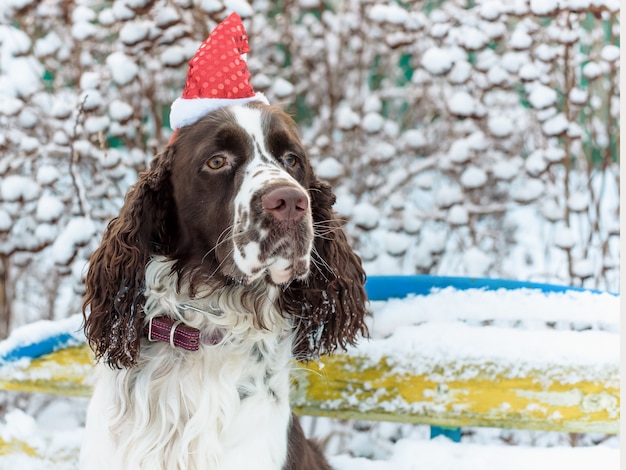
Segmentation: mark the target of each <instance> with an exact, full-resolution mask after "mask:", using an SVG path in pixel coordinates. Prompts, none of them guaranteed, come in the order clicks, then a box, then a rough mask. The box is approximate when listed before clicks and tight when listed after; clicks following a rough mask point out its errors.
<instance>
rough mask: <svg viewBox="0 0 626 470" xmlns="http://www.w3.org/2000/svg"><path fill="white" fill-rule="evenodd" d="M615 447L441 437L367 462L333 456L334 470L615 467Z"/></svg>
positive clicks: (406, 442) (401, 444) (408, 443)
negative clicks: (487, 442)
mask: <svg viewBox="0 0 626 470" xmlns="http://www.w3.org/2000/svg"><path fill="white" fill-rule="evenodd" d="M618 462H619V449H611V448H607V447H583V448H573V449H572V448H568V447H552V448H534V447H524V446H520V447H511V446H502V445H481V444H463V445H460V444H455V443H453V442H450V441H449V440H447V439H446V438H445V437H438V438H436V439H434V440H432V441H419V440H415V439H403V440H400V441H398V442H397V443H396V444H395V445H394V447H393V450H392V454H391V456H390V459H389V461H388V462H387V461H376V460H374V461H371V460H366V459H362V458H361V459H354V458H350V457H348V456H345V455H344V456H337V457H335V458H333V459H332V460H331V464H332V466H333V468H334V469H335V470H391V469H394V470H452V469H454V470H502V469H504V468H506V470H529V469H533V470H554V469H565V468H567V469H591V468H602V469H616V468H617V465H618Z"/></svg>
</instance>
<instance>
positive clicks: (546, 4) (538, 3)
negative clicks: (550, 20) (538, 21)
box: [530, 0, 559, 16]
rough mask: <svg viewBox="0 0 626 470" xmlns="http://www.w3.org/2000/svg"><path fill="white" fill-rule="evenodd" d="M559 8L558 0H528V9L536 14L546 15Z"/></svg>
mask: <svg viewBox="0 0 626 470" xmlns="http://www.w3.org/2000/svg"><path fill="white" fill-rule="evenodd" d="M557 8H559V2H558V0H530V10H531V11H532V12H533V13H534V14H535V15H538V16H548V15H550V14H551V13H554V12H555V11H556V9H557Z"/></svg>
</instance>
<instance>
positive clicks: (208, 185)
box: [80, 102, 368, 470]
mask: <svg viewBox="0 0 626 470" xmlns="http://www.w3.org/2000/svg"><path fill="white" fill-rule="evenodd" d="M334 202H335V196H334V194H333V191H332V189H331V187H330V186H329V185H328V184H326V183H324V182H321V181H319V180H318V179H317V177H316V176H315V174H314V172H313V169H312V167H311V164H310V162H309V160H308V157H307V154H306V151H305V149H304V147H303V144H302V142H301V140H300V138H299V137H298V132H297V129H296V126H295V124H294V122H293V121H292V120H291V118H290V117H289V116H288V115H287V114H286V113H284V112H283V111H282V110H280V109H278V108H276V107H273V106H270V105H268V104H264V103H260V102H251V103H247V104H245V105H236V106H230V107H225V108H221V109H217V110H215V111H212V112H210V113H209V114H207V115H206V116H204V117H202V118H201V119H200V120H198V122H196V123H194V124H192V125H189V126H186V127H183V128H181V129H179V130H178V131H177V132H176V134H175V137H174V138H173V139H172V140H171V141H170V143H169V144H168V145H167V147H166V148H165V150H164V151H163V152H161V153H159V154H158V155H156V156H155V157H154V159H153V161H152V162H151V164H150V167H149V169H147V170H146V171H144V172H143V173H142V174H140V176H139V179H138V182H137V183H136V184H135V185H134V186H133V187H131V188H130V190H129V192H128V194H127V195H126V197H125V200H124V204H123V207H122V208H121V211H120V213H119V216H118V217H116V218H114V219H113V220H112V221H111V222H110V223H109V224H108V226H107V228H106V230H105V233H104V235H103V238H102V242H101V244H100V245H99V247H98V248H97V249H96V251H95V252H94V253H93V255H92V256H91V258H90V261H89V269H88V272H87V276H86V294H85V299H84V308H83V314H84V317H85V319H84V327H85V334H86V336H87V339H88V341H89V344H90V346H91V348H92V349H93V351H94V353H95V356H96V358H97V360H98V363H97V365H96V372H95V387H94V394H93V397H92V399H91V402H90V405H89V408H88V413H87V423H86V431H85V437H84V442H83V445H82V450H81V457H80V465H81V469H83V470H95V469H106V470H111V469H115V470H122V469H132V470H139V469H150V470H157V469H167V470H170V469H179V470H200V469H201V470H250V469H256V470H282V469H285V470H296V469H297V470H326V469H330V466H329V465H328V463H327V461H326V459H325V457H324V456H323V454H322V452H321V450H320V449H319V448H318V447H317V445H316V444H315V443H314V442H311V441H309V440H307V439H306V438H305V436H304V433H303V431H302V428H301V426H300V424H299V422H298V419H297V417H296V416H295V415H293V414H292V412H291V410H290V404H289V386H290V369H293V368H294V367H296V364H295V361H296V360H300V361H307V360H311V359H314V358H317V357H318V356H319V355H321V354H327V353H332V352H333V351H335V350H336V349H338V348H339V349H345V348H346V347H347V346H348V345H353V344H355V343H356V341H357V340H358V338H359V337H362V336H367V334H368V333H367V327H366V324H365V314H366V306H365V304H366V293H365V290H364V284H365V273H364V271H363V268H362V265H361V261H360V259H359V257H358V256H357V255H356V254H355V253H354V252H353V250H352V249H351V248H350V246H349V243H348V241H347V238H346V235H345V233H344V231H343V228H342V224H341V222H340V221H339V220H338V219H337V216H336V214H335V213H334V212H333V210H332V205H333V203H334Z"/></svg>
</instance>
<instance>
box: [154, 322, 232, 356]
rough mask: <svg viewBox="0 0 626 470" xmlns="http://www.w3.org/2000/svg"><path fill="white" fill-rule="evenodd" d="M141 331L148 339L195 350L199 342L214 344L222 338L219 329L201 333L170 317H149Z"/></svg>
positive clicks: (222, 335)
mask: <svg viewBox="0 0 626 470" xmlns="http://www.w3.org/2000/svg"><path fill="white" fill-rule="evenodd" d="M143 331H144V333H145V334H146V336H147V337H148V339H149V340H150V341H163V342H165V343H169V344H170V345H171V346H172V347H177V348H182V349H185V350H187V351H197V350H198V349H199V348H200V344H201V343H205V344H212V345H216V344H218V343H219V342H220V341H222V339H223V338H224V334H223V333H222V332H221V331H220V330H214V331H213V332H211V333H210V334H208V335H207V334H201V332H200V330H199V329H197V328H194V327H191V326H189V325H185V324H184V323H183V322H182V320H174V319H173V318H170V317H154V318H152V319H150V322H148V324H147V325H146V326H145V327H144V330H143Z"/></svg>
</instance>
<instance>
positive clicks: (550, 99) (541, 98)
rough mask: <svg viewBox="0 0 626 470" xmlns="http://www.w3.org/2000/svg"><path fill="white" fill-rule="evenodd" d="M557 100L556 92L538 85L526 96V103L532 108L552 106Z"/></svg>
mask: <svg viewBox="0 0 626 470" xmlns="http://www.w3.org/2000/svg"><path fill="white" fill-rule="evenodd" d="M556 100H557V93H556V90H554V89H552V88H548V87H547V86H545V85H538V86H536V87H534V88H533V90H532V91H531V92H530V94H529V95H528V102H529V103H530V104H531V106H532V107H533V108H536V109H544V108H547V107H548V106H552V105H554V103H556Z"/></svg>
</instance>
